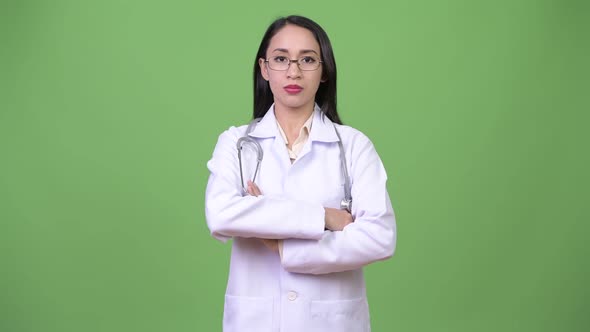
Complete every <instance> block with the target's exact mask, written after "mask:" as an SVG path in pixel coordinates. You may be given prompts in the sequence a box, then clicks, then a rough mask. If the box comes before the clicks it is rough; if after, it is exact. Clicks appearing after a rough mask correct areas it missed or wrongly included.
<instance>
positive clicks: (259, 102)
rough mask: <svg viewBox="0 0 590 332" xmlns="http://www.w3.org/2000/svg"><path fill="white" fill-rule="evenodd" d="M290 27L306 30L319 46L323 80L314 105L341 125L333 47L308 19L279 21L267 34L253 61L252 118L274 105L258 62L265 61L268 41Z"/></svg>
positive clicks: (282, 18)
mask: <svg viewBox="0 0 590 332" xmlns="http://www.w3.org/2000/svg"><path fill="white" fill-rule="evenodd" d="M287 24H293V25H297V26H300V27H302V28H305V29H307V30H309V31H311V32H312V33H313V35H314V36H315V39H316V40H317V42H318V44H320V53H321V57H322V80H323V82H321V83H320V86H319V88H318V91H317V92H316V95H315V102H316V103H317V104H318V105H319V106H320V107H321V110H322V112H323V114H325V115H326V116H327V117H328V118H329V119H330V120H332V122H335V123H338V124H342V121H340V117H339V116H338V111H337V110H336V60H335V59H334V52H333V51H332V44H331V43H330V39H329V38H328V34H326V32H325V31H324V29H322V27H321V26H319V24H317V23H315V22H314V21H312V20H310V19H309V18H306V17H303V16H297V15H291V16H287V17H281V18H279V19H277V20H275V21H274V22H273V23H272V24H271V25H270V26H269V27H268V29H267V30H266V33H265V34H264V37H263V38H262V42H260V47H259V48H258V53H256V59H254V118H259V117H263V116H264V115H265V114H266V112H267V111H268V109H269V108H270V106H271V105H272V103H273V102H274V98H273V94H272V91H271V90H270V86H269V84H268V82H267V81H266V80H265V79H264V77H262V73H261V70H260V65H259V64H258V59H260V58H264V59H266V50H267V49H268V45H269V44H270V40H271V39H272V37H274V35H275V34H276V33H277V32H279V30H281V29H282V28H283V27H284V26H285V25H287Z"/></svg>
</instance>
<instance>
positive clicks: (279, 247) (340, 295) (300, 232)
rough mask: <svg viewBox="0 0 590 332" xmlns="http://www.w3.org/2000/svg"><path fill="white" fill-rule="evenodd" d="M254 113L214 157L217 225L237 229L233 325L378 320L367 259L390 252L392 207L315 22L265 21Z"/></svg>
mask: <svg viewBox="0 0 590 332" xmlns="http://www.w3.org/2000/svg"><path fill="white" fill-rule="evenodd" d="M254 118H255V119H256V118H261V119H259V122H258V121H254V122H253V123H252V125H251V126H247V125H244V126H241V127H237V128H236V127H231V128H229V129H228V130H227V131H225V132H224V133H222V134H221V135H220V137H219V140H218V142H217V145H216V147H215V151H214V152H213V157H212V159H211V160H210V161H209V162H208V164H207V166H208V168H209V170H210V172H211V175H210V178H209V182H208V185H207V193H206V214H207V223H208V226H209V229H210V230H211V234H212V235H213V236H214V237H215V238H217V239H219V240H221V241H227V240H228V239H230V238H231V239H233V246H232V255H231V264H230V274H229V280H228V285H227V290H226V296H225V307H224V320H223V329H224V331H240V332H243V331H255V332H261V331H281V332H287V331H297V332H301V331H306V332H311V331H322V332H325V331H339V332H340V331H354V332H359V331H370V321H369V307H368V303H367V298H366V291H365V281H364V278H363V271H362V267H363V266H365V265H367V264H369V263H371V262H374V261H378V260H383V259H386V258H389V257H391V256H392V255H393V252H394V249H395V242H396V226H395V218H394V214H393V209H392V206H391V202H390V200H389V195H388V193H387V189H386V180H387V175H386V173H385V169H384V168H383V165H382V163H381V160H380V159H379V156H378V155H377V152H376V151H375V149H374V147H373V144H372V143H371V141H370V140H369V139H368V138H367V137H366V136H365V135H363V134H362V133H361V132H359V131H358V130H355V129H353V128H351V127H348V126H344V125H342V124H341V121H340V119H339V117H338V112H337V110H336V63H335V61H334V55H333V53H332V47H331V44H330V41H329V39H328V36H327V35H326V33H325V32H324V30H323V29H322V28H321V27H320V26H319V25H317V24H316V23H315V22H313V21H311V20H309V19H307V18H305V17H301V16H289V17H285V18H280V19H278V20H276V21H275V22H273V23H272V24H271V25H270V27H269V28H268V30H267V31H266V34H265V35H264V37H263V39H262V42H261V44H260V48H259V50H258V53H257V55H256V62H255V64H254ZM248 127H249V128H248ZM242 137H249V138H247V139H242V140H240V139H241V138H242ZM239 140H240V144H239V146H240V147H243V148H242V150H241V152H240V157H239V158H238V153H237V152H236V146H237V145H238V141H239ZM252 141H253V142H252ZM340 142H341V144H342V147H343V153H344V156H343V157H344V159H341V157H342V156H341V154H342V153H341V148H340ZM246 143H247V144H246ZM256 145H259V149H261V151H260V152H261V154H262V161H261V162H260V167H256V163H257V161H256V157H257V154H256V149H257V148H256ZM341 160H345V166H346V167H342V162H341ZM347 173H348V177H349V181H350V186H351V194H352V198H353V202H352V206H351V207H350V209H349V210H350V212H349V211H347V210H346V209H341V208H340V207H341V206H340V203H341V199H342V198H343V196H345V195H346V194H345V192H346V187H348V186H349V184H348V183H347V181H345V176H347ZM252 178H255V181H252Z"/></svg>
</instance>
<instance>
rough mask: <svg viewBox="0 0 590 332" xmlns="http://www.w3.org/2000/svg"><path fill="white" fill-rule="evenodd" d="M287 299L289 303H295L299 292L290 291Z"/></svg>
mask: <svg viewBox="0 0 590 332" xmlns="http://www.w3.org/2000/svg"><path fill="white" fill-rule="evenodd" d="M287 298H288V299H289V301H295V300H296V299H297V292H294V291H290V292H289V293H287Z"/></svg>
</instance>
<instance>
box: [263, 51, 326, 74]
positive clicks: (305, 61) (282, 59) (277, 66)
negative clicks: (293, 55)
mask: <svg viewBox="0 0 590 332" xmlns="http://www.w3.org/2000/svg"><path fill="white" fill-rule="evenodd" d="M264 62H266V63H268V67H269V68H270V69H272V70H287V69H289V66H290V65H291V63H293V62H295V63H296V64H297V66H298V67H299V69H301V70H303V71H311V70H316V69H318V68H319V67H320V64H321V63H322V61H321V60H319V59H318V58H316V57H313V56H304V57H301V58H299V59H296V60H291V59H289V58H287V57H286V56H282V55H278V56H274V57H272V58H270V59H266V60H264Z"/></svg>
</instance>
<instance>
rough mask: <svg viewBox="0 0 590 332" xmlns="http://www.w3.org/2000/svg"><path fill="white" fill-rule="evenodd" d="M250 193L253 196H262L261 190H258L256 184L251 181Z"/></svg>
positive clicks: (249, 181)
mask: <svg viewBox="0 0 590 332" xmlns="http://www.w3.org/2000/svg"><path fill="white" fill-rule="evenodd" d="M248 192H249V193H250V195H253V196H260V195H262V192H261V191H260V188H258V186H257V185H256V183H254V182H252V181H251V180H248Z"/></svg>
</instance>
